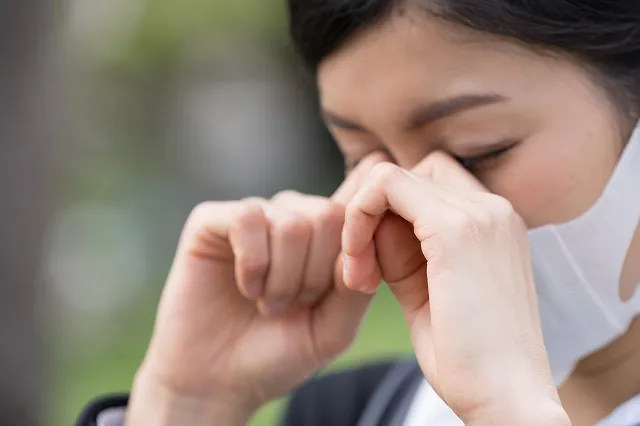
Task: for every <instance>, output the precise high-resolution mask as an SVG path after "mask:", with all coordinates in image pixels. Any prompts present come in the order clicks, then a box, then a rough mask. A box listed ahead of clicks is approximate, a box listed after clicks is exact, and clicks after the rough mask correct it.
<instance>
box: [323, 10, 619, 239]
mask: <svg viewBox="0 0 640 426" xmlns="http://www.w3.org/2000/svg"><path fill="white" fill-rule="evenodd" d="M318 85H319V89H320V94H321V104H322V108H323V112H324V117H325V120H326V122H327V125H328V127H329V129H330V131H331V132H332V133H333V135H334V137H335V139H336V141H337V143H338V145H339V146H340V148H341V150H342V152H343V153H344V156H345V158H346V160H347V164H348V165H349V164H353V163H356V162H357V161H358V160H360V159H362V158H363V157H365V156H366V155H367V154H369V153H371V152H372V151H375V150H384V151H387V152H388V153H389V154H390V155H391V156H392V158H393V159H394V160H395V161H396V162H397V164H399V165H400V166H402V167H405V168H411V167H412V166H414V165H416V164H417V163H418V162H420V160H422V159H423V158H424V157H425V156H426V155H427V154H429V153H430V152H432V151H434V150H444V151H446V152H448V153H449V154H451V155H453V156H455V157H457V158H462V159H465V160H464V161H463V163H465V164H466V165H467V166H468V167H469V169H470V170H471V171H472V172H473V173H474V174H475V175H476V177H477V178H478V179H479V180H480V181H481V182H482V183H484V184H485V185H486V186H487V187H488V188H489V189H490V190H491V191H492V192H495V193H497V194H500V195H502V196H504V197H506V198H507V199H508V200H509V201H511V203H512V204H513V205H514V207H515V208H516V210H517V211H518V212H519V213H520V214H521V215H522V217H523V219H524V220H525V221H526V223H527V224H528V225H529V226H530V227H535V226H539V225H542V224H546V223H555V222H563V221H567V220H570V219H572V218H575V217H577V216H579V215H580V214H581V213H583V212H585V211H586V210H587V209H589V207H591V206H592V205H593V204H594V202H595V201H596V199H597V198H598V196H599V195H600V193H601V192H602V190H603V188H604V186H605V185H606V183H607V181H608V179H609V177H610V176H611V173H612V171H613V169H614V168H615V165H616V162H617V161H618V159H619V156H620V154H621V151H622V148H623V144H624V142H625V141H623V138H622V136H621V135H622V131H621V129H620V127H619V125H618V121H617V120H616V114H615V109H614V108H613V107H612V105H611V104H610V102H609V101H608V98H607V96H606V95H605V94H604V91H602V90H601V89H599V88H598V87H597V86H596V85H595V84H594V83H593V81H592V80H591V78H590V77H589V76H588V75H587V73H586V72H585V71H584V70H583V69H581V67H580V66H578V65H576V64H574V63H572V62H570V61H565V60H561V59H557V58H553V57H551V56H546V55H542V54H540V53H536V52H534V51H533V50H529V49H527V48H525V47H521V46H519V45H517V44H513V43H509V42H505V41H500V40H498V39H495V38H491V37H489V36H486V35H483V34H480V33H476V32H472V31H470V30H466V29H460V28H457V27H454V26H451V25H449V24H445V23H441V22H437V21H435V20H428V19H423V18H421V17H420V18H417V17H413V18H412V17H410V16H409V15H404V16H401V15H399V14H398V15H396V16H394V17H391V18H389V19H388V20H386V21H385V22H384V23H383V24H380V25H378V26H377V27H375V28H373V29H370V30H368V31H366V32H364V33H362V34H360V35H359V36H358V37H356V38H355V39H353V40H351V41H350V42H349V43H348V44H347V45H345V46H344V47H343V48H342V49H341V50H340V51H339V52H337V53H336V54H334V55H332V56H331V57H329V58H327V59H326V60H325V61H324V62H323V63H322V64H321V65H320V68H319V70H318Z"/></svg>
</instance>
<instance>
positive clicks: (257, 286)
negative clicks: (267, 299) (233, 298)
mask: <svg viewBox="0 0 640 426" xmlns="http://www.w3.org/2000/svg"><path fill="white" fill-rule="evenodd" d="M246 290H247V293H248V294H249V296H251V297H260V296H261V295H262V280H260V279H254V280H251V281H249V282H247V288H246Z"/></svg>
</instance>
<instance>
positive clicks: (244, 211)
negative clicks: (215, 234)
mask: <svg viewBox="0 0 640 426" xmlns="http://www.w3.org/2000/svg"><path fill="white" fill-rule="evenodd" d="M229 242H230V244H231V248H232V252H233V256H234V264H235V275H236V282H237V285H238V289H239V290H240V292H241V293H242V294H243V295H244V296H245V297H247V298H248V299H251V300H258V299H259V298H260V297H261V296H262V293H263V291H264V285H265V280H266V276H267V271H268V269H269V224H268V222H267V218H266V217H265V213H264V210H263V207H262V206H261V205H258V204H255V203H252V204H246V205H245V206H244V207H243V208H241V210H240V212H239V213H238V215H237V217H236V219H235V220H234V222H233V224H232V226H231V227H230V232H229Z"/></svg>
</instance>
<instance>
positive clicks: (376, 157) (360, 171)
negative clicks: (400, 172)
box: [331, 152, 391, 206]
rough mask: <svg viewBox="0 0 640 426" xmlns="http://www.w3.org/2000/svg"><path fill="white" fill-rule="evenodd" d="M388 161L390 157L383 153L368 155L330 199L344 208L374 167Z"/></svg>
mask: <svg viewBox="0 0 640 426" xmlns="http://www.w3.org/2000/svg"><path fill="white" fill-rule="evenodd" d="M390 160H391V159H390V157H389V156H388V155H387V154H385V153H384V152H374V153H372V154H370V155H368V156H367V157H365V159H364V160H362V161H361V162H360V164H358V166H357V167H356V168H355V169H354V170H353V171H352V172H351V173H349V174H348V175H347V177H346V178H345V180H344V182H342V184H341V185H340V187H339V188H338V189H337V190H336V192H334V194H333V195H332V196H331V199H332V200H333V201H334V202H336V203H338V204H340V205H343V206H346V205H347V203H348V202H349V200H351V198H352V197H353V196H354V195H355V194H356V193H357V192H358V190H359V189H360V186H362V183H363V182H364V181H365V180H366V179H367V177H368V176H369V174H370V173H371V170H373V168H374V167H375V165H376V164H379V163H382V162H385V161H390Z"/></svg>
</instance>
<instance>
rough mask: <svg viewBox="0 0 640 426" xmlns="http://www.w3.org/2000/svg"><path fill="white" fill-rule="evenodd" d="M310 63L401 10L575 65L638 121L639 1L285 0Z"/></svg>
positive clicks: (302, 52) (296, 40)
mask: <svg viewBox="0 0 640 426" xmlns="http://www.w3.org/2000/svg"><path fill="white" fill-rule="evenodd" d="M288 2H289V20H290V30H291V35H292V38H293V41H294V44H295V46H296V48H297V50H298V51H299V53H300V55H301V56H302V58H303V60H304V62H305V63H306V65H307V66H308V67H309V68H311V70H312V71H314V72H315V71H316V70H317V67H318V66H319V64H320V63H321V62H322V61H323V60H324V59H325V58H326V57H328V56H330V55H331V54H333V53H335V52H336V51H337V50H339V49H340V48H341V47H342V46H343V45H344V44H345V43H346V42H348V41H349V40H350V39H351V38H352V37H354V36H355V35H356V34H357V33H359V32H361V31H363V30H365V29H366V28H369V27H371V26H374V25H376V24H377V23H379V22H381V21H382V20H384V19H385V18H387V17H388V16H389V15H390V14H391V12H392V11H394V10H395V9H396V8H398V7H407V6H415V7H417V8H419V9H422V10H424V11H425V12H427V13H428V14H429V15H431V16H434V17H436V18H441V19H444V20H446V21H448V22H451V23H454V24H459V25H462V26H465V27H468V28H471V29H474V30H478V31H481V32H485V33H488V34H492V35H497V36H501V37H507V38H509V39H512V40H516V41H518V42H523V43H525V44H527V45H530V46H535V47H536V48H540V49H544V50H546V51H548V52H553V53H558V54H561V55H564V56H566V57H570V58H572V59H575V60H578V61H579V62H580V63H582V64H583V65H585V67H586V68H587V69H588V70H589V71H591V72H592V74H593V75H594V76H595V77H596V79H595V81H596V82H597V83H599V84H600V85H601V86H602V87H604V88H605V89H606V91H607V93H608V94H609V95H610V98H611V99H612V101H613V102H614V104H615V105H616V107H617V108H618V109H619V110H620V111H621V112H622V113H623V114H624V115H625V116H626V118H628V119H631V120H633V122H635V121H637V120H638V118H639V116H640V0H288Z"/></svg>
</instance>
